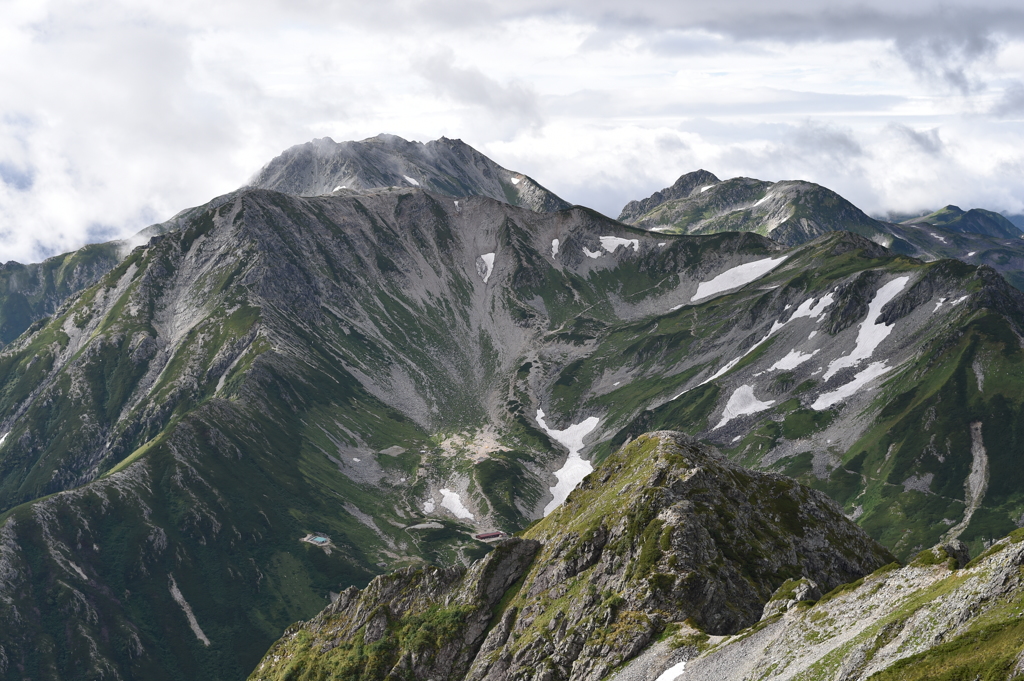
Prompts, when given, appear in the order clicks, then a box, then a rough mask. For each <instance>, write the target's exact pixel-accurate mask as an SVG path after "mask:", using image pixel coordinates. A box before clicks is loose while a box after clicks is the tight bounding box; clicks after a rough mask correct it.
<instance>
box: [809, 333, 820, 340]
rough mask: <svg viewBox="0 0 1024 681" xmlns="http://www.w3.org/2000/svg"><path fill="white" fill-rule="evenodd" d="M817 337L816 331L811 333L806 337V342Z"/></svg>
mask: <svg viewBox="0 0 1024 681" xmlns="http://www.w3.org/2000/svg"><path fill="white" fill-rule="evenodd" d="M817 335H818V332H817V331H811V335H810V336H808V337H807V340H811V339H812V338H814V337H815V336H817Z"/></svg>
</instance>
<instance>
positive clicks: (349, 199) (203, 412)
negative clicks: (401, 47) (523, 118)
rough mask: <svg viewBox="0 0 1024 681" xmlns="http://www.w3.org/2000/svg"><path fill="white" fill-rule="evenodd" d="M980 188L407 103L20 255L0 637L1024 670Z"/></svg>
mask: <svg viewBox="0 0 1024 681" xmlns="http://www.w3.org/2000/svg"><path fill="white" fill-rule="evenodd" d="M953 208H954V207H947V209H943V211H939V212H937V213H935V214H931V215H928V216H924V217H922V218H920V219H916V221H914V220H912V221H910V222H907V223H900V224H896V223H891V222H885V221H880V220H875V219H873V218H869V217H868V216H866V215H865V214H863V213H862V212H860V211H859V210H858V209H856V208H855V207H854V206H852V204H849V203H848V202H846V201H845V200H844V199H842V197H839V196H838V195H836V194H834V193H832V192H830V191H829V190H827V189H825V188H823V187H818V186H816V185H811V184H809V183H800V182H780V183H774V184H772V183H763V182H759V181H757V180H750V179H749V178H738V179H734V180H726V181H720V180H719V179H718V178H716V177H714V176H713V175H711V174H710V173H707V172H705V171H698V172H696V173H691V174H688V175H684V176H683V177H681V178H680V180H679V181H678V182H677V183H676V184H675V185H673V186H672V187H670V188H668V189H665V190H663V191H661V192H656V193H655V194H654V195H653V196H652V197H650V198H648V199H643V200H640V201H636V202H631V203H630V204H628V205H627V206H626V208H625V209H623V212H622V215H620V220H613V219H610V218H608V217H606V216H603V215H601V214H599V213H597V212H595V211H593V210H590V209H588V208H586V207H583V206H572V205H570V204H568V203H567V202H565V201H563V200H562V199H560V198H558V197H557V196H555V195H554V194H552V193H551V192H549V191H548V190H547V189H545V188H544V187H542V186H541V185H540V184H539V183H537V182H536V181H534V180H533V179H532V178H529V177H527V176H526V175H523V174H522V173H518V172H515V171H512V170H508V169H505V168H502V167H501V166H499V165H498V164H496V163H494V162H493V161H491V160H490V159H488V158H486V157H485V156H483V155H482V154H480V153H479V152H477V151H475V150H473V149H472V148H471V147H469V146H468V145H466V144H464V143H462V142H461V141H459V140H448V139H444V138H442V139H441V140H437V141H434V142H429V143H427V144H419V143H414V142H407V141H405V140H402V139H400V138H397V137H393V136H387V135H382V136H379V137H376V138H371V139H369V140H364V141H362V142H343V143H335V142H333V141H332V140H329V139H321V140H314V141H313V142H310V143H308V144H304V145H299V146H298V147H293V148H292V149H289V150H287V151H285V152H284V153H283V154H282V155H281V156H279V157H278V158H276V159H274V160H272V161H271V162H270V163H269V164H268V165H267V166H266V167H265V168H263V169H262V170H261V171H260V172H258V173H257V174H256V175H255V177H254V178H253V180H252V181H251V182H250V184H248V185H247V186H245V187H242V188H239V189H238V190H236V191H234V192H231V193H229V194H226V195H224V196H220V197H217V198H214V199H213V200H211V201H210V202H209V203H207V204H204V205H202V206H197V207H194V208H190V209H188V210H185V211H182V212H181V213H179V214H178V215H177V216H175V218H173V219H172V220H170V221H168V222H167V223H163V224H161V225H154V226H152V227H150V228H147V230H144V232H142V233H141V234H140V236H139V238H137V239H135V240H134V241H132V242H131V243H128V244H125V243H121V244H117V243H114V244H101V245H96V246H89V247H86V248H84V249H82V250H80V251H76V252H74V253H70V254H65V255H63V256H58V257H57V258H54V259H51V260H48V261H46V262H44V263H40V264H36V265H19V264H17V263H8V264H7V265H5V266H4V267H3V270H2V272H0V275H2V276H0V296H2V300H0V315H2V319H0V342H2V343H3V344H4V345H3V346H2V349H0V623H3V624H4V626H0V678H4V679H23V678H60V679H79V678H81V679H87V678H88V679H92V678H101V677H102V678H122V679H192V678H211V679H242V678H246V676H249V675H251V676H252V678H257V679H286V678H287V679H324V678H360V679H400V678H417V679H425V678H431V679H435V680H438V681H439V680H441V679H449V680H452V681H455V680H460V681H461V680H464V679H475V680H483V679H493V680H497V679H537V678H542V679H550V680H552V681H553V680H556V679H573V680H576V679H588V680H589V679H593V680H594V681H598V680H599V679H619V680H620V681H634V680H638V679H659V678H663V679H674V678H676V677H679V676H680V675H681V678H684V679H690V678H727V679H728V678H737V679H739V678H761V676H759V675H762V676H763V675H768V676H767V677H770V678H775V677H780V678H796V677H798V676H799V677H800V678H848V679H855V678H857V679H859V678H867V677H868V676H870V675H871V674H882V675H883V676H881V677H879V678H897V677H899V675H900V674H904V673H907V674H910V673H911V672H910V671H908V670H917V669H921V670H929V671H928V673H929V674H933V675H941V674H946V673H947V672H948V673H951V674H961V673H963V674H968V675H969V677H970V678H974V676H977V675H978V674H982V675H984V674H988V675H989V676H988V677H986V678H1012V675H1013V674H1018V673H1021V670H1022V669H1024V668H1022V666H1021V665H1022V663H1021V661H1020V659H1019V655H1018V652H1019V650H1020V648H1021V645H1024V640H1019V639H1020V636H1021V632H1020V631H1018V630H1019V629H1020V627H1019V626H1018V622H1017V619H1014V618H1015V617H1017V615H1015V614H1014V613H1017V614H1019V612H1018V611H1019V603H1018V601H1019V598H1020V590H1019V584H1018V582H1019V579H1018V577H1019V575H1018V574H1017V573H1018V572H1019V568H1020V565H1021V561H1020V556H1019V553H1020V552H1019V551H1017V550H1016V549H1015V548H1014V547H1016V546H1017V543H1016V542H1017V541H1018V540H1019V537H1018V534H1019V532H1018V527H1019V526H1020V525H1022V524H1024V472H1022V471H1024V469H1022V468H1021V466H1020V460H1021V457H1022V456H1024V449H1022V447H1024V444H1022V443H1024V431H1021V429H1022V428H1024V425H1022V424H1024V418H1021V416H1022V413H1024V348H1022V341H1021V338H1024V293H1021V291H1019V290H1018V289H1017V288H1015V286H1014V284H1019V283H1020V282H1021V281H1024V277H1021V278H1020V279H1017V278H1015V277H1017V274H1015V272H1016V270H1014V269H1013V267H1014V265H1013V263H1014V262H1016V261H1015V260H1013V257H1010V255H1007V254H1012V253H1015V252H1016V250H1015V249H1016V248H1018V244H1017V242H1020V241H1021V240H1020V239H1019V238H1017V237H1015V236H1014V235H1013V234H1011V233H1009V232H1007V231H1006V227H1005V225H1004V224H1002V223H1001V222H1000V221H999V220H997V219H996V218H993V217H992V215H989V214H988V213H986V212H984V211H982V212H972V211H959V209H957V211H959V212H957V211H954V210H953ZM972 230H974V231H972ZM931 234H934V235H936V236H937V237H943V239H945V241H943V240H941V239H938V238H932V236H930V235H931ZM1014 239H1016V241H1014ZM928 240H930V241H928ZM933 242H934V244H939V245H934V244H933ZM929 244H932V245H929ZM933 246H934V247H933ZM943 249H952V250H943ZM955 249H960V250H957V251H956V252H955V253H954V252H953V250H955ZM1004 255H1005V256H1006V257H1005V258H1004V257H1003V256H1004ZM951 256H952V257H951ZM1014 257H1015V256H1014ZM990 261H992V262H994V261H998V262H1000V263H1002V264H1001V265H1000V268H1001V269H1000V270H999V271H997V270H996V269H993V268H992V267H990V266H988V264H986V263H989V262H990ZM1021 262H1024V261H1021ZM1001 273H1002V274H1001ZM1003 274H1005V275H1006V278H1004V276H1003ZM1008 280H1009V281H1008ZM1019 431H1020V432H1019ZM971 555H973V556H979V557H978V558H976V559H975V560H974V561H970V560H969V556H971ZM1014 575H1016V577H1015V576H1014ZM822 594H824V595H822ZM812 601H813V603H812ZM1015 608H1016V610H1015ZM1018 619H1019V618H1018ZM812 639H813V640H812ZM801 642H803V643H801ZM975 644H977V646H978V648H977V649H978V650H981V651H983V654H978V655H975V654H974V653H971V652H969V648H970V646H974V645H975ZM1014 646H1016V647H1014ZM1011 649H1012V652H1013V654H1011V652H1009V651H1011ZM913 673H917V672H916V671H914V672H913ZM922 673H923V672H922ZM885 674H888V675H889V676H884V675H885ZM772 675H774V676H772ZM801 675H802V676H801ZM970 675H974V676H970ZM906 678H914V677H911V676H908V677H906ZM922 678H923V677H922Z"/></svg>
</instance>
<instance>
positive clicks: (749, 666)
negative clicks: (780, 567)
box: [613, 530, 1024, 681]
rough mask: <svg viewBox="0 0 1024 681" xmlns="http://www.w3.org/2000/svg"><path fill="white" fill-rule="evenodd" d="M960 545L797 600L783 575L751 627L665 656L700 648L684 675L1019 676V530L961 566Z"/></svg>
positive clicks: (1022, 559)
mask: <svg viewBox="0 0 1024 681" xmlns="http://www.w3.org/2000/svg"><path fill="white" fill-rule="evenodd" d="M956 548H957V547H954V546H950V545H947V546H936V547H934V548H932V549H927V550H925V551H923V552H921V554H920V555H918V556H917V557H916V558H915V559H914V560H913V561H912V562H911V563H910V564H909V565H907V566H905V567H900V566H899V565H897V564H895V563H894V564H891V565H888V566H886V567H884V568H882V569H880V570H878V571H877V572H875V573H873V574H872V575H870V576H868V577H866V578H864V579H860V580H858V581H856V582H854V583H852V584H847V585H844V586H842V587H840V588H838V589H835V590H833V591H832V592H830V593H828V594H826V595H825V596H824V597H820V594H819V595H818V596H816V597H812V598H810V599H806V600H801V599H800V597H799V596H798V595H797V594H798V590H799V586H800V584H798V583H797V582H796V581H794V582H793V583H789V584H786V585H784V587H783V588H780V590H779V592H778V593H776V594H775V595H774V596H773V599H772V601H771V602H770V603H769V607H768V608H766V609H765V617H764V618H762V621H761V622H759V623H758V624H757V625H755V626H754V627H752V628H750V629H747V630H744V631H741V632H739V633H737V634H736V635H735V636H730V637H725V638H722V639H720V640H719V639H707V638H705V639H704V640H702V641H698V645H696V646H691V647H689V648H688V649H687V648H684V647H680V648H677V649H676V650H675V651H674V653H673V654H672V655H671V656H667V657H666V658H664V659H665V660H666V661H668V662H670V663H671V662H674V661H675V660H679V659H685V658H686V657H689V656H693V655H695V654H697V655H698V656H697V657H696V659H691V660H689V661H687V662H686V665H685V671H684V673H682V674H681V675H680V676H679V677H677V678H678V679H680V680H681V681H705V680H708V681H710V680H712V679H714V680H718V679H735V680H736V681H741V680H743V681H745V680H748V679H749V680H753V679H765V680H769V679H807V680H808V681H811V680H814V679H843V680H844V681H855V680H857V681H859V680H861V679H869V678H870V679H874V680H875V681H889V680H890V679H892V680H897V679H898V680H900V681H917V680H919V679H920V680H922V681H923V680H924V679H959V678H963V679H992V680H993V681H995V680H999V681H1003V680H1007V681H1008V680H1009V679H1019V678H1021V676H1022V675H1024V653H1022V651H1024V615H1022V612H1024V567H1022V566H1024V530H1017V531H1015V532H1013V533H1012V534H1010V535H1009V536H1008V537H1006V538H1004V539H1002V540H1000V541H998V542H996V543H995V544H994V545H993V546H992V547H991V548H989V549H988V550H987V551H985V553H984V554H982V555H980V556H978V557H977V558H976V559H974V560H972V561H970V563H968V564H967V565H966V566H964V564H963V562H962V557H960V558H958V557H957V554H959V553H961V551H958V550H956ZM769 611H771V612H769ZM663 667H665V662H662V664H661V665H660V666H657V667H655V668H656V669H659V670H660V669H661V668H663ZM629 672H630V670H629V669H628V668H627V669H626V670H624V671H623V673H622V674H621V675H620V676H615V677H613V681H626V679H629V678H631V676H630V674H629Z"/></svg>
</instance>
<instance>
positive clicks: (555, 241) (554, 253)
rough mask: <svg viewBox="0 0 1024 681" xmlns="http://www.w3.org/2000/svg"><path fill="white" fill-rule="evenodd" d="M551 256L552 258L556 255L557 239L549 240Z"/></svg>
mask: <svg viewBox="0 0 1024 681" xmlns="http://www.w3.org/2000/svg"><path fill="white" fill-rule="evenodd" d="M551 257H552V258H557V257H558V239H552V240H551Z"/></svg>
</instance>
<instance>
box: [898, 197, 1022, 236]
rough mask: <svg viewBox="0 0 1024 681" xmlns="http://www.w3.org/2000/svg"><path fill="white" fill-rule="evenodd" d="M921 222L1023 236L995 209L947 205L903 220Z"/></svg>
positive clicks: (996, 234)
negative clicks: (917, 216)
mask: <svg viewBox="0 0 1024 681" xmlns="http://www.w3.org/2000/svg"><path fill="white" fill-rule="evenodd" d="M922 222H923V223H927V224H929V225H936V226H939V227H944V228H946V229H948V230H950V231H952V232H960V233H969V234H984V235H986V236H994V237H998V238H1002V239H1019V238H1021V237H1022V236H1024V234H1022V233H1021V230H1020V229H1019V228H1018V227H1017V225H1015V224H1013V223H1012V222H1011V221H1010V220H1008V219H1007V218H1006V217H1004V216H1002V215H1000V214H999V213H996V212H995V211H991V210H984V209H982V208H972V209H970V210H967V211H965V210H961V208H960V207H959V206H954V205H948V206H946V207H945V208H940V209H939V210H937V211H935V212H933V213H929V214H928V215H924V216H921V217H919V218H911V219H909V220H904V221H903V224H918V223H922Z"/></svg>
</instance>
